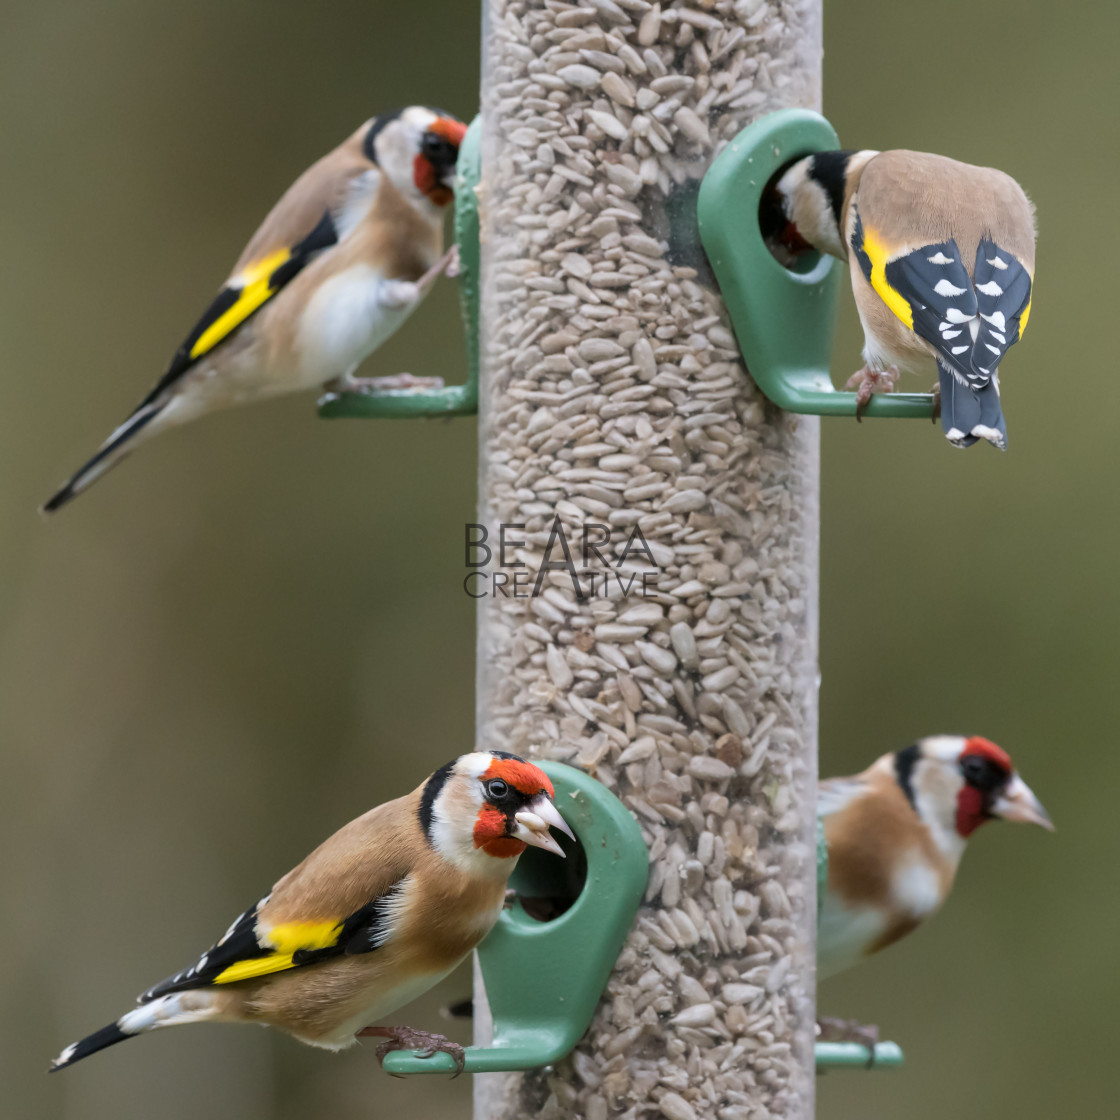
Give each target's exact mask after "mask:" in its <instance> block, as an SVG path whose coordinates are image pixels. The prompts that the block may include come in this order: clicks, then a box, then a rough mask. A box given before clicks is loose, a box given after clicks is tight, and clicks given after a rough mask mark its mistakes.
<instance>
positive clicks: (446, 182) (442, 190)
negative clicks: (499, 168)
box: [363, 105, 467, 207]
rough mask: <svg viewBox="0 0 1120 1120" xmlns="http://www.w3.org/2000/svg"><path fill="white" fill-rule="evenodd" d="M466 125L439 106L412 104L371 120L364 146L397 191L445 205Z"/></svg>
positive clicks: (447, 201)
mask: <svg viewBox="0 0 1120 1120" xmlns="http://www.w3.org/2000/svg"><path fill="white" fill-rule="evenodd" d="M466 131H467V126H466V125H465V124H463V122H462V121H460V120H457V119H456V118H455V117H453V116H452V115H451V114H450V113H445V112H444V111H443V110H442V109H430V108H428V107H427V106H424V105H410V106H409V107H408V108H407V109H398V110H396V111H394V112H392V113H385V114H383V115H382V116H380V117H375V118H374V119H373V120H372V121H370V123H369V128H368V130H367V132H366V136H365V140H364V142H363V146H364V149H365V154H366V157H367V158H368V159H369V160H370V161H371V162H372V163H375V164H377V166H378V167H380V168H381V169H382V170H383V171H384V172H385V174H386V175H388V177H389V179H390V181H391V182H392V183H393V185H394V186H395V187H396V188H397V189H398V190H399V191H401V192H402V193H403V194H405V195H406V196H407V197H409V198H413V199H423V200H425V201H427V202H428V203H431V204H432V205H433V206H437V207H443V206H446V205H447V204H448V203H449V202H450V201H451V199H452V197H453V190H454V186H455V162H456V160H457V159H458V158H459V145H460V144H461V143H462V142H463V137H464V136H465V135H466Z"/></svg>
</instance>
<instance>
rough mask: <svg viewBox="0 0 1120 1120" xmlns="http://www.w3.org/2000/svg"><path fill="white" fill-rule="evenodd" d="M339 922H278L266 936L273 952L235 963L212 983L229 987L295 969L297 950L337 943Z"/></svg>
mask: <svg viewBox="0 0 1120 1120" xmlns="http://www.w3.org/2000/svg"><path fill="white" fill-rule="evenodd" d="M341 932H342V922H331V921H326V922H280V923H279V924H277V925H274V926H273V927H272V928H271V929H270V930H269V931H268V933H267V935H266V939H267V942H268V945H269V946H270V947H271V948H273V949H274V950H275V952H273V953H269V954H268V955H267V956H264V957H250V958H249V959H248V960H244V961H237V962H236V963H234V964H231V965H230V966H229V968H226V969H224V970H223V971H222V972H219V973H218V975H217V976H215V977H214V979H213V981H212V983H214V984H232V983H234V982H235V981H237V980H251V979H252V978H253V977H254V976H267V975H268V974H269V973H270V972H283V971H284V970H285V969H288V968H295V967H296V962H295V959H294V957H295V954H296V953H298V952H299V951H300V950H303V951H306V952H310V951H314V950H316V949H330V948H332V947H333V946H334V945H335V944H337V942H338V936H339V934H340V933H341Z"/></svg>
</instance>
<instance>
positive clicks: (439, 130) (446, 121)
mask: <svg viewBox="0 0 1120 1120" xmlns="http://www.w3.org/2000/svg"><path fill="white" fill-rule="evenodd" d="M428 131H429V132H434V133H435V134H436V135H437V136H442V137H443V138H444V140H450V141H451V143H452V144H454V145H455V147H456V148H458V147H459V145H460V144H462V142H463V137H464V136H466V134H467V126H466V125H465V124H463V122H462V121H456V120H452V119H451V118H450V117H436V121H435V124H433V125H432V126H431V128H429V129H428Z"/></svg>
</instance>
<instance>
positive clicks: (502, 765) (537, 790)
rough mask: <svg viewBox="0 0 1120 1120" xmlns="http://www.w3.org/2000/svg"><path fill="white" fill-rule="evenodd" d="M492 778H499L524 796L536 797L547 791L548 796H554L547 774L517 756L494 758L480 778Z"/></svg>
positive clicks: (490, 779) (486, 780) (484, 779)
mask: <svg viewBox="0 0 1120 1120" xmlns="http://www.w3.org/2000/svg"><path fill="white" fill-rule="evenodd" d="M494 778H501V780H502V781H503V782H507V783H508V784H509V785H511V786H513V788H514V789H515V790H517V792H518V793H523V794H524V795H525V796H526V797H537V796H538V795H539V794H542V793H547V794H548V796H549V797H555V796H556V790H554V789H553V788H552V783H551V782H550V781H549V780H548V775H547V774H546V773H545V772H544V771H543V770H542V769H541V768H540V767H539V766H534V765H533V764H532V763H531V762H522V761H521V759H519V758H496V759H494V761H493V762H492V763H490V766H489V767H488V768H487V770H486V773H485V774H483V775H482V780H483V781H484V782H488V781H492V780H493V779H494Z"/></svg>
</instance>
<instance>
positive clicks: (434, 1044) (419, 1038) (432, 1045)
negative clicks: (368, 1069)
mask: <svg viewBox="0 0 1120 1120" xmlns="http://www.w3.org/2000/svg"><path fill="white" fill-rule="evenodd" d="M357 1037H358V1038H371V1037H372V1038H383V1039H385V1041H384V1042H381V1043H379V1044H378V1046H377V1049H376V1050H375V1051H374V1053H375V1054H376V1055H377V1060H378V1062H381V1063H384V1061H385V1055H386V1054H391V1053H392V1052H393V1051H394V1050H415V1051H416V1054H417V1056H418V1057H421V1058H430V1057H431V1056H432V1055H433V1054H450V1055H451V1059H452V1061H453V1062H454V1063H455V1076H456V1077H458V1076H459V1074H461V1073H462V1072H463V1070H464V1069H465V1068H466V1063H467V1058H466V1051H465V1050H464V1049H463V1047H462V1046H460V1045H459V1043H457V1042H452V1041H451V1039H449V1038H446V1037H445V1036H444V1035H442V1034H433V1033H432V1032H430V1031H418V1030H414V1029H413V1028H412V1027H364V1028H363V1029H362V1030H360V1031H358V1034H357Z"/></svg>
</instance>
